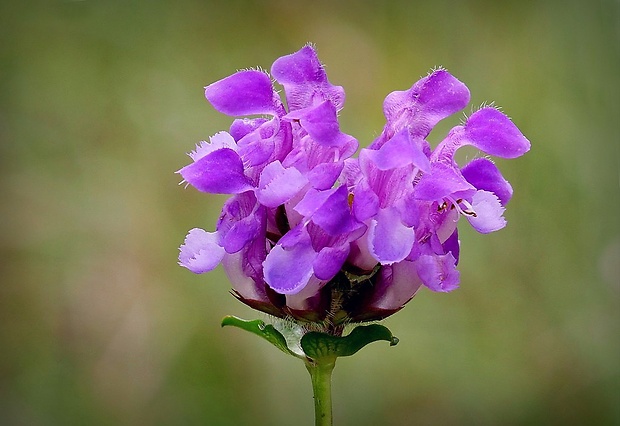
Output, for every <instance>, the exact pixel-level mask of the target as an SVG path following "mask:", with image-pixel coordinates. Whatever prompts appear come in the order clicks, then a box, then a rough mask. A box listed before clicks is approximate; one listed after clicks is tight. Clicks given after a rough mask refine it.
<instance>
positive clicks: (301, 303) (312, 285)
mask: <svg viewBox="0 0 620 426" xmlns="http://www.w3.org/2000/svg"><path fill="white" fill-rule="evenodd" d="M324 285H325V281H322V280H319V279H318V278H317V277H315V276H312V277H310V279H309V280H308V283H307V284H306V285H305V286H304V287H303V288H301V290H299V292H298V293H295V294H287V295H286V307H287V308H289V309H290V310H292V311H302V312H303V311H314V312H318V313H319V315H321V316H323V315H325V310H326V309H327V308H328V307H326V306H322V303H324V302H325V301H324V300H321V299H322V298H321V297H320V293H319V291H320V290H321V288H322V287H323V286H324ZM321 307H322V309H321Z"/></svg>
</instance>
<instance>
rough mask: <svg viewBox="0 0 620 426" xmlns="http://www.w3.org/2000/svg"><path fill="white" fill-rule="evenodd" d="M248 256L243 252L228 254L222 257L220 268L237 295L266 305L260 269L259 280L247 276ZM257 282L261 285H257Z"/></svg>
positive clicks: (266, 298) (260, 270) (266, 299)
mask: <svg viewBox="0 0 620 426" xmlns="http://www.w3.org/2000/svg"><path fill="white" fill-rule="evenodd" d="M247 259H248V254H247V253H245V252H237V253H235V254H228V255H226V256H224V259H223V260H222V266H223V267H224V271H225V272H226V276H227V277H228V281H230V283H231V284H232V288H233V289H234V290H235V291H237V293H239V295H241V296H242V297H243V298H245V299H249V300H256V301H261V302H263V303H268V302H269V298H268V297H267V295H266V294H265V284H264V283H262V267H261V268H260V269H259V270H258V271H257V272H258V274H259V275H260V279H259V280H257V277H253V276H250V275H248V273H247V271H248V270H253V268H248V267H247V266H248V263H247V262H248V260H247ZM257 281H259V282H261V283H262V285H259V284H257Z"/></svg>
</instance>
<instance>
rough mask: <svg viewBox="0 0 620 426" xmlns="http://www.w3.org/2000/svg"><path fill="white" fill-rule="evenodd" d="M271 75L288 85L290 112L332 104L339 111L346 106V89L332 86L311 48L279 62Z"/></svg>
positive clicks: (307, 47) (272, 69)
mask: <svg viewBox="0 0 620 426" xmlns="http://www.w3.org/2000/svg"><path fill="white" fill-rule="evenodd" d="M271 75H273V77H274V78H275V79H276V81H277V82H278V83H280V84H281V85H282V86H284V91H285V92H286V101H287V103H288V107H289V111H295V110H298V109H302V108H306V107H309V106H311V105H315V104H317V103H320V102H323V101H330V102H331V103H332V104H333V105H334V107H336V109H340V108H342V105H343V104H344V90H343V88H342V87H340V86H334V85H332V84H331V83H330V82H329V80H328V79H327V74H326V73H325V70H324V69H323V65H322V64H321V62H320V61H319V58H318V56H317V54H316V52H315V51H314V49H313V48H312V47H311V46H305V47H303V48H302V49H301V50H298V51H297V52H295V53H292V54H290V55H286V56H282V57H281V58H279V59H277V60H276V61H275V62H274V63H273V65H272V67H271Z"/></svg>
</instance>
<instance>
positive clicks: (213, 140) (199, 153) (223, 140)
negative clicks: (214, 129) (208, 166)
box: [189, 132, 237, 161]
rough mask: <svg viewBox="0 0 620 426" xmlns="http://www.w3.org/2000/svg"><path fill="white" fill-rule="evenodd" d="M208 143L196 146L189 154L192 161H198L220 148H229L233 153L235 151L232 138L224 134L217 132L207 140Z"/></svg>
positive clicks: (203, 142) (235, 147) (235, 145)
mask: <svg viewBox="0 0 620 426" xmlns="http://www.w3.org/2000/svg"><path fill="white" fill-rule="evenodd" d="M209 141H210V142H209V143H207V142H205V141H202V142H200V144H198V145H196V149H195V150H194V151H192V152H190V153H189V156H190V157H191V159H192V160H194V161H198V160H200V159H201V158H202V157H205V156H206V155H208V154H210V153H212V152H213V151H217V150H218V149H222V148H229V149H232V150H233V151H236V150H237V144H236V143H235V140H234V139H233V137H232V136H231V135H230V134H228V133H226V132H219V133H216V134H214V135H213V136H211V137H210V138H209Z"/></svg>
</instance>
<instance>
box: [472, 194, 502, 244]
mask: <svg viewBox="0 0 620 426" xmlns="http://www.w3.org/2000/svg"><path fill="white" fill-rule="evenodd" d="M471 206H472V208H473V210H474V212H476V215H475V216H470V215H468V216H467V220H468V221H469V223H471V226H473V227H474V229H475V230H476V231H478V232H480V233H481V234H488V233H489V232H494V231H497V230H499V229H502V228H503V227H504V226H506V219H504V217H503V216H502V215H503V214H504V210H505V209H504V207H502V204H501V203H500V201H499V198H497V196H496V195H495V194H493V193H492V192H487V191H478V192H476V193H475V194H474V197H473V199H472V203H471Z"/></svg>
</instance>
